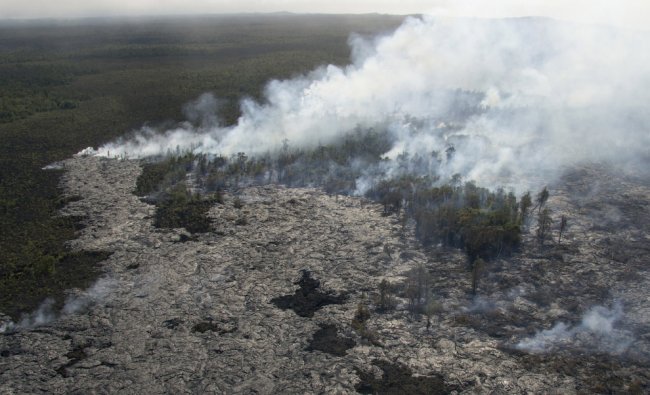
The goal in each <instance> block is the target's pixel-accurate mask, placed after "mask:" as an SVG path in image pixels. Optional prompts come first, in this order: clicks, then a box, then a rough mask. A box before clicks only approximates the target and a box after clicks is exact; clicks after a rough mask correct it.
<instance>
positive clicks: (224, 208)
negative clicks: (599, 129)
mask: <svg viewBox="0 0 650 395" xmlns="http://www.w3.org/2000/svg"><path fill="white" fill-rule="evenodd" d="M63 166H64V168H65V170H66V173H65V175H64V178H63V181H62V187H63V188H64V190H65V193H66V194H67V195H69V196H78V197H80V199H75V201H73V202H70V203H69V204H68V205H67V206H65V207H64V208H63V209H62V210H61V213H62V214H63V215H70V216H82V217H85V218H86V219H85V228H83V229H82V230H81V231H80V235H79V238H78V239H77V240H75V241H74V242H73V244H72V246H71V247H72V248H74V249H75V250H79V251H81V250H84V251H106V252H109V253H110V256H109V257H108V258H107V259H106V260H105V261H104V262H103V263H102V268H103V272H104V274H103V275H102V277H101V278H100V280H99V281H98V282H97V283H96V284H95V285H94V286H93V287H91V288H90V289H88V290H83V291H82V290H78V291H75V292H72V293H71V294H70V295H69V298H68V303H67V304H66V306H65V307H64V309H63V310H62V311H61V312H60V313H56V314H55V316H50V317H39V316H36V314H37V313H38V312H34V313H33V314H32V316H29V317H25V320H23V321H22V323H21V322H18V323H12V322H10V320H9V319H8V318H6V319H4V321H3V323H4V324H3V332H4V333H3V334H2V335H0V353H1V355H2V357H1V358H0V393H7V394H10V393H16V394H18V393H37V392H43V391H46V392H52V393H147V394H152V393H229V394H230V393H242V394H250V393H264V394H272V393H328V394H341V393H355V392H361V393H422V394H425V393H426V394H445V393H504V394H505V393H508V394H519V393H561V394H571V393H607V392H610V391H611V390H612V389H614V388H615V389H618V390H621V391H623V392H628V393H644V392H646V391H647V390H648V387H647V383H648V379H649V376H650V370H649V368H648V366H649V365H648V363H649V362H650V360H649V359H648V356H649V355H650V311H649V310H648V300H649V297H650V290H649V289H648V287H647V284H649V283H650V282H649V280H650V279H649V276H650V273H649V272H648V271H647V262H648V258H649V252H650V249H649V247H648V246H649V245H650V243H649V240H648V237H649V236H648V235H649V234H650V232H649V229H648V223H649V219H650V213H649V206H648V201H649V199H650V189H649V188H648V187H647V185H648V183H647V180H645V181H644V180H641V179H638V178H633V177H627V178H625V177H609V176H608V175H607V172H606V170H604V169H602V168H590V167H583V168H577V169H575V170H574V171H571V172H569V173H567V174H565V176H564V177H563V178H561V180H560V181H558V182H557V185H553V186H550V189H551V191H552V192H553V193H552V194H551V195H550V198H549V200H548V202H547V205H548V206H549V207H552V209H553V210H554V211H555V212H556V213H562V214H564V215H566V216H567V217H569V218H570V226H568V227H567V230H566V232H565V235H564V236H563V240H562V241H561V243H560V244H558V245H556V246H554V247H549V248H548V249H546V250H540V249H539V248H538V247H537V245H536V244H535V242H534V238H535V235H534V234H533V233H534V231H533V230H532V227H531V229H529V230H528V231H526V232H524V234H523V241H522V247H521V251H519V252H518V253H517V254H514V255H512V256H511V257H509V258H508V259H507V260H506V259H501V258H496V259H494V260H493V261H492V262H491V263H490V267H489V270H485V271H484V274H483V275H482V277H481V279H480V282H479V283H478V285H477V287H476V289H475V295H473V293H472V288H473V286H472V281H473V279H472V276H471V275H470V271H468V270H467V262H466V260H467V258H466V256H465V255H464V254H463V253H462V252H461V251H459V250H457V249H453V248H445V247H441V246H437V245H432V246H429V247H427V248H426V249H425V248H424V247H422V244H421V243H420V242H419V241H418V240H416V238H415V236H414V231H415V229H414V227H413V224H412V223H410V222H409V221H403V213H401V214H400V213H389V214H386V213H385V210H384V207H383V206H382V205H381V204H378V203H373V202H371V201H369V200H366V199H362V198H355V197H346V196H336V195H328V194H326V193H324V192H322V191H320V190H317V189H309V188H286V187H281V186H274V185H268V186H253V187H246V188H241V189H239V190H237V192H236V196H235V194H234V192H229V193H225V194H224V196H223V199H222V202H221V203H218V202H215V203H214V204H212V205H211V207H210V208H209V218H210V227H211V228H210V231H208V232H204V233H195V234H192V235H189V234H188V233H187V231H186V230H184V229H182V228H177V229H159V228H155V227H154V226H153V219H154V216H155V206H153V205H150V204H148V203H146V202H143V201H142V200H141V199H140V198H138V197H137V196H135V195H134V194H133V193H132V191H133V190H134V188H135V184H136V179H137V177H138V175H139V174H140V172H141V168H140V162H139V161H133V160H116V159H106V158H99V157H92V156H89V157H76V158H74V159H70V160H67V161H65V162H64V163H63ZM596 179H598V180H599V181H598V185H597V187H596V184H595V183H594V180H596ZM414 273H416V274H418V276H417V277H414ZM414 279H415V282H416V283H418V282H419V285H420V286H422V287H429V288H430V289H431V294H432V295H435V301H431V302H430V303H429V304H428V305H427V306H423V308H422V309H421V310H420V311H415V310H414V309H413V308H412V307H413V306H412V304H413V303H419V302H418V301H413V300H412V297H411V295H412V292H411V291H410V290H412V285H413V281H414ZM422 279H426V281H424V280H422ZM382 282H383V283H382ZM576 284H578V286H576ZM410 298H411V299H410ZM41 313H43V311H41ZM618 390H617V391H618Z"/></svg>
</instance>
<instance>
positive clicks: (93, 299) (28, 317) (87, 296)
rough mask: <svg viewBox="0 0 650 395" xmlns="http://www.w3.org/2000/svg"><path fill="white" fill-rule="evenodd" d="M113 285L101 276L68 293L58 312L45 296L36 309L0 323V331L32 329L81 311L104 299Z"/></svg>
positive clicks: (113, 283)
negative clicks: (14, 319)
mask: <svg viewBox="0 0 650 395" xmlns="http://www.w3.org/2000/svg"><path fill="white" fill-rule="evenodd" d="M115 286H116V283H115V281H114V280H111V279H109V278H106V277H102V278H100V279H99V280H97V281H96V282H95V283H94V284H93V285H92V286H91V287H90V288H88V289H86V290H85V291H79V292H77V293H75V294H71V295H69V296H68V297H67V298H66V300H65V304H64V306H63V308H62V309H61V311H60V313H58V312H57V311H56V309H55V308H54V300H53V299H52V298H47V299H45V300H44V301H43V302H42V303H41V304H40V306H38V308H37V309H36V310H34V311H33V312H31V313H28V314H23V316H22V317H21V318H20V320H19V321H18V322H17V323H16V322H13V321H10V320H7V321H4V322H2V323H0V333H5V332H13V331H16V330H20V329H34V328H36V327H39V326H42V325H47V324H49V323H51V322H53V321H55V320H56V319H58V318H59V317H65V316H68V315H72V314H79V313H82V312H83V311H85V310H86V309H88V308H89V307H91V306H92V305H94V304H97V303H99V302H101V301H103V300H104V299H106V297H107V296H108V295H109V294H110V293H111V291H112V290H113V289H114V288H115Z"/></svg>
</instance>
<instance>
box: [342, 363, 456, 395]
mask: <svg viewBox="0 0 650 395" xmlns="http://www.w3.org/2000/svg"><path fill="white" fill-rule="evenodd" d="M372 364H373V365H375V366H377V367H378V368H380V369H381V370H382V372H383V374H382V377H381V378H377V377H375V376H374V375H373V374H372V372H369V373H366V372H363V371H361V370H357V374H358V375H359V378H360V379H361V382H360V383H359V384H357V386H356V387H355V389H356V390H357V391H358V392H360V393H362V394H429V395H431V394H433V395H435V394H448V393H450V392H451V391H453V390H454V389H455V388H452V387H450V386H447V385H445V382H444V380H443V379H442V376H440V375H434V376H413V373H412V372H411V369H409V368H408V367H406V366H403V365H399V364H393V363H390V362H387V361H381V360H374V361H373V362H372Z"/></svg>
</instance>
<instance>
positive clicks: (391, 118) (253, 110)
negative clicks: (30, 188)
mask: <svg viewBox="0 0 650 395" xmlns="http://www.w3.org/2000/svg"><path fill="white" fill-rule="evenodd" d="M649 43H650V40H648V39H647V37H646V36H644V35H643V34H642V33H637V32H632V31H622V30H615V29H613V28H604V27H599V28H596V27H590V26H581V25H576V24H570V23H560V22H556V21H552V20H549V19H539V18H521V19H507V20H480V19H436V18H433V17H422V18H409V19H407V20H406V21H405V22H404V24H403V25H402V26H401V27H400V28H398V29H397V30H396V31H395V32H394V33H393V34H392V35H390V36H386V37H381V38H377V39H376V40H374V41H368V40H362V39H359V38H355V37H353V38H352V39H351V40H350V45H351V46H352V53H353V59H352V62H353V63H352V64H351V65H349V66H347V67H344V68H342V67H337V66H332V65H330V66H326V67H321V68H319V69H317V70H315V71H313V72H312V73H310V74H309V75H306V76H303V77H300V78H295V79H291V80H285V81H277V80H274V81H271V82H269V83H268V84H267V86H266V89H265V93H264V101H263V102H256V101H253V100H250V99H248V100H243V101H242V102H241V112H242V115H241V117H240V118H239V120H238V121H237V123H236V124H235V125H233V126H228V127H224V126H219V122H218V120H217V119H215V118H214V117H213V116H212V115H208V114H214V112H213V113H210V112H209V111H207V112H206V110H210V109H215V108H217V107H218V101H217V100H216V99H214V98H213V97H211V96H203V97H202V98H199V100H198V101H197V103H196V104H195V105H194V106H190V107H187V108H186V113H187V115H188V117H189V119H190V120H191V121H193V122H194V124H196V123H199V126H192V124H190V123H185V124H182V125H180V126H179V127H177V128H175V129H171V130H166V131H163V132H161V131H157V130H153V129H150V128H144V129H143V130H141V131H140V132H139V133H136V134H135V136H134V137H131V138H127V139H121V140H120V141H117V142H113V143H110V144H107V145H105V146H103V147H101V148H99V150H97V151H85V153H86V154H87V153H94V154H98V155H103V156H109V155H110V156H122V157H124V156H126V157H130V158H134V157H146V156H151V155H157V154H165V153H167V152H169V151H171V152H174V151H175V150H177V149H180V150H193V151H195V152H204V153H214V154H221V155H231V154H234V153H237V152H246V153H247V154H249V155H255V154H260V153H266V152H273V151H275V150H278V149H279V148H280V147H281V146H282V144H283V141H285V139H287V140H288V141H289V143H290V145H291V146H292V147H299V148H309V147H315V146H316V145H317V144H327V143H330V142H333V141H337V140H338V139H340V138H341V137H342V136H343V135H345V134H347V133H350V132H351V131H353V130H354V129H355V128H356V127H361V128H370V127H379V128H384V129H388V130H389V131H391V132H392V134H393V135H394V136H395V140H396V142H395V146H394V148H393V150H390V151H389V153H387V158H391V157H394V156H395V154H396V153H399V152H403V151H406V152H409V153H411V154H416V153H417V154H419V155H424V156H426V155H429V156H430V155H431V153H432V152H434V151H435V152H444V150H445V149H446V148H447V147H449V146H450V145H453V146H454V147H455V149H456V151H455V155H454V156H453V158H451V159H450V160H448V161H446V162H444V163H443V165H442V166H441V167H440V168H437V169H435V170H436V171H437V172H438V174H440V175H441V177H443V178H444V177H449V176H451V175H452V174H456V173H459V174H461V175H462V176H463V177H464V178H465V179H473V180H476V181H477V182H478V183H479V184H483V185H489V186H493V185H495V183H500V184H510V185H515V186H516V185H517V184H518V183H520V182H521V181H522V180H523V179H530V178H531V176H532V175H535V176H536V177H539V178H541V179H548V178H550V177H553V176H554V175H555V174H557V172H558V171H559V170H561V169H562V168H563V166H565V165H569V164H571V163H575V162H577V161H581V160H602V159H607V160H618V159H621V158H626V159H628V160H636V159H637V158H639V157H646V158H647V157H650V153H649V152H650V151H649V148H648V147H650V144H649V143H650V131H649V126H648V125H650V122H649V121H650V113H648V112H647V111H645V109H644V106H645V103H647V102H648V99H649V98H650V91H649V90H648V89H646V88H647V86H649V84H648V83H650V48H648V47H649V45H650V44H649ZM190 108H194V109H190Z"/></svg>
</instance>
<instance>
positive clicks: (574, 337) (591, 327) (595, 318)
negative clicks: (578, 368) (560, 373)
mask: <svg viewBox="0 0 650 395" xmlns="http://www.w3.org/2000/svg"><path fill="white" fill-rule="evenodd" d="M622 317H623V306H622V305H621V304H620V303H616V304H614V306H613V307H612V308H611V309H609V308H607V307H603V306H595V307H592V308H591V309H590V310H589V311H587V312H586V313H585V314H584V315H583V316H582V321H581V323H580V324H579V325H575V326H569V325H567V324H565V323H564V322H559V323H557V324H556V325H555V326H553V328H551V329H546V330H543V331H540V332H537V334H536V335H535V336H533V337H531V338H528V339H523V340H521V341H520V342H519V343H518V344H517V345H516V348H518V349H520V350H524V351H529V352H537V353H541V352H547V351H551V350H553V349H555V348H557V347H561V346H566V345H580V346H582V347H583V348H588V349H593V350H597V351H601V352H608V353H612V354H620V353H622V352H624V351H626V350H627V349H628V347H629V346H630V344H631V343H632V341H633V340H634V338H633V336H632V334H631V333H630V332H628V331H626V330H624V329H617V328H615V326H614V325H615V324H616V322H617V321H619V320H620V319H621V318H622Z"/></svg>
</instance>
